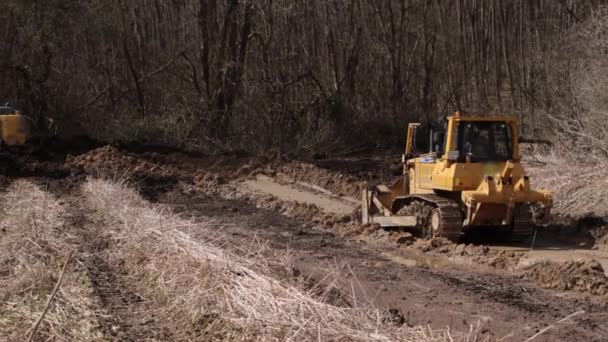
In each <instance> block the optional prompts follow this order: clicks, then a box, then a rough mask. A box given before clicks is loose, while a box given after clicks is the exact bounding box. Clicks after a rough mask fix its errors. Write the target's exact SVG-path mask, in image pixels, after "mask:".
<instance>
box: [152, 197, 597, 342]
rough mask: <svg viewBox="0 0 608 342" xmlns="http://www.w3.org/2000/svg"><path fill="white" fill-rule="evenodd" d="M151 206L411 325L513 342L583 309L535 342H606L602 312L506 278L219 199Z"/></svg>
mask: <svg viewBox="0 0 608 342" xmlns="http://www.w3.org/2000/svg"><path fill="white" fill-rule="evenodd" d="M178 188H179V187H178ZM158 201H159V203H161V204H163V205H169V206H171V207H172V208H173V209H174V210H175V211H176V212H180V213H181V214H183V215H186V216H189V217H192V218H194V219H197V218H198V219H200V220H208V219H209V218H211V219H213V220H216V221H217V222H218V223H220V225H221V226H223V227H226V228H224V230H223V233H224V234H226V236H227V237H226V239H227V242H226V244H235V245H238V244H243V243H251V241H253V240H256V239H257V240H259V241H261V242H262V243H264V242H265V241H267V242H268V243H269V245H270V247H271V248H272V249H274V250H276V251H278V252H279V253H287V254H290V257H291V259H292V260H293V264H294V266H295V268H296V269H298V270H300V271H301V272H302V273H303V274H306V275H311V276H312V277H313V278H315V279H321V278H323V277H325V276H326V275H327V274H328V273H331V272H332V270H335V269H336V268H342V269H343V270H352V272H350V271H343V273H341V274H339V276H340V278H341V279H340V281H339V282H338V285H339V289H340V290H341V291H342V292H343V293H351V291H355V292H356V293H357V296H360V299H364V298H365V297H368V298H369V299H370V300H372V301H373V304H374V305H375V306H376V307H378V308H379V309H381V310H384V309H398V310H399V311H400V312H401V313H402V314H403V316H404V320H405V322H406V323H408V324H411V325H426V324H429V325H431V326H432V327H434V328H445V327H446V326H450V327H451V328H452V329H453V330H454V331H466V330H468V328H469V327H470V325H471V324H472V323H476V322H477V321H478V320H479V321H484V320H485V321H487V322H486V323H485V325H484V329H483V331H485V334H484V335H483V336H488V337H491V338H501V337H503V336H506V335H508V334H510V333H514V336H513V337H512V338H511V339H506V340H507V341H509V340H510V341H520V340H524V339H525V338H526V337H529V336H531V335H533V334H534V333H535V332H537V331H538V330H540V329H542V328H544V327H545V326H547V325H550V324H553V323H554V322H556V321H558V320H559V319H561V318H563V317H565V316H567V315H569V314H571V313H573V312H575V311H579V310H581V309H584V310H585V311H586V312H587V313H586V315H585V316H583V317H580V318H577V319H574V320H573V321H572V322H573V323H571V324H570V325H569V326H566V327H559V328H557V329H554V330H552V331H549V332H548V333H546V334H545V335H542V336H540V337H538V338H537V339H535V340H536V341H555V340H567V341H601V340H603V339H605V338H606V337H607V336H608V335H607V333H608V331H606V330H604V329H606V328H608V326H605V323H604V322H605V321H606V320H607V319H608V305H606V304H605V303H602V302H601V301H599V300H597V299H596V298H589V297H584V296H582V295H578V294H571V296H572V298H563V297H558V296H556V295H554V292H551V291H546V290H543V289H541V288H538V287H537V286H535V285H534V284H532V283H530V282H527V281H525V280H522V279H519V278H516V277H513V276H508V275H502V274H481V273H471V272H465V271H457V270H443V269H441V270H438V269H426V268H420V267H408V266H404V265H401V264H398V263H396V262H393V261H391V260H388V259H386V258H385V257H383V256H382V252H383V251H382V250H381V249H378V248H377V247H373V246H369V245H360V244H356V243H355V242H353V241H349V240H345V239H343V238H340V237H339V236H337V235H335V234H333V233H331V232H329V231H327V230H323V229H311V228H310V223H309V222H303V221H300V220H297V219H293V218H289V217H286V216H283V215H281V214H278V213H276V212H273V211H270V210H265V209H260V208H256V207H255V206H254V205H252V204H250V203H246V202H245V201H241V200H227V199H224V198H222V197H220V196H219V195H204V194H200V193H199V194H192V193H190V194H186V193H182V192H180V191H179V189H175V190H174V191H172V192H170V193H167V194H164V195H162V196H160V197H159V200H158ZM353 288H354V290H353Z"/></svg>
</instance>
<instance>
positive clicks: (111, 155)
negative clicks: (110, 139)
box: [65, 146, 178, 177]
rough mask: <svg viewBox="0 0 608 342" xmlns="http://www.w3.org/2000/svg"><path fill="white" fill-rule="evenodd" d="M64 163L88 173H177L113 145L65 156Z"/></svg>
mask: <svg viewBox="0 0 608 342" xmlns="http://www.w3.org/2000/svg"><path fill="white" fill-rule="evenodd" d="M65 164H66V165H68V166H70V167H76V168H80V169H83V170H84V171H85V172H86V173H89V174H107V175H117V176H123V175H129V174H132V173H139V174H144V173H145V174H154V175H155V176H164V177H170V176H177V175H178V171H177V170H176V169H175V168H173V167H171V166H170V165H159V164H157V163H153V162H149V161H146V160H143V159H140V158H137V157H134V156H131V155H128V154H127V153H125V152H123V151H121V150H119V149H117V148H116V147H113V146H104V147H101V148H98V149H95V150H91V151H89V152H87V153H85V154H82V155H79V156H71V155H70V156H67V157H66V161H65Z"/></svg>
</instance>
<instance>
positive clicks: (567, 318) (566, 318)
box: [525, 310, 585, 342]
mask: <svg viewBox="0 0 608 342" xmlns="http://www.w3.org/2000/svg"><path fill="white" fill-rule="evenodd" d="M584 313H585V310H580V311H577V312H575V313H573V314H571V315H568V316H566V317H564V318H562V319H560V320H559V321H557V322H556V323H555V324H551V325H549V326H547V327H545V328H544V329H542V330H541V331H539V332H537V333H536V334H534V335H533V336H532V337H530V338H529V339H527V340H526V341H525V342H530V341H532V340H534V339H535V338H537V337H538V336H540V335H542V334H544V333H546V332H547V331H549V330H551V329H553V328H555V327H557V325H558V324H561V323H563V322H565V321H567V320H569V319H570V318H572V317H574V316H578V315H582V314H584Z"/></svg>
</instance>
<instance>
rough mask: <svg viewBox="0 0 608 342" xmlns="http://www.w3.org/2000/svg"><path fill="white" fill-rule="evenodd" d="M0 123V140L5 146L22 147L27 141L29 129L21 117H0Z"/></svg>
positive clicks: (24, 119) (26, 122) (27, 123)
mask: <svg viewBox="0 0 608 342" xmlns="http://www.w3.org/2000/svg"><path fill="white" fill-rule="evenodd" d="M0 123H1V126H2V127H1V129H0V134H1V138H2V141H3V142H4V143H5V144H6V145H9V146H14V145H23V144H25V143H26V142H27V140H28V139H29V137H30V134H31V128H30V124H29V122H28V121H27V118H26V117H24V116H23V115H18V114H16V115H1V116H0Z"/></svg>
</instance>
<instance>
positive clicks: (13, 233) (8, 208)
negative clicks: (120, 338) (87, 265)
mask: <svg viewBox="0 0 608 342" xmlns="http://www.w3.org/2000/svg"><path fill="white" fill-rule="evenodd" d="M0 210H1V211H2V212H1V214H0V340H1V339H2V338H1V337H2V336H5V337H8V338H9V340H19V341H20V340H24V336H25V335H26V333H27V331H28V329H29V328H30V327H31V325H32V324H33V323H34V321H35V320H36V319H37V318H38V317H39V316H40V313H41V312H42V309H43V307H44V304H45V302H46V299H47V297H48V295H49V294H50V292H51V289H52V288H53V285H54V283H55V281H56V279H57V277H58V276H59V272H60V270H61V266H62V263H63V262H64V257H65V255H66V254H67V252H68V251H69V250H70V249H71V248H72V246H71V245H70V244H69V243H68V242H67V241H68V239H69V236H67V235H66V234H65V232H64V231H63V227H64V224H65V222H64V220H63V215H64V208H63V207H62V205H61V204H60V203H59V201H58V200H57V199H56V198H55V197H54V196H52V195H50V194H49V193H47V192H46V191H43V190H42V189H41V188H40V187H38V186H36V185H34V184H33V183H30V182H27V181H16V182H14V183H13V184H12V185H11V186H10V187H9V188H8V189H7V190H6V192H5V193H3V194H2V195H0ZM90 297H91V288H90V286H89V285H88V283H87V280H86V276H84V270H83V269H82V268H81V267H80V266H79V265H76V264H75V263H73V264H72V266H71V268H70V270H68V272H67V274H66V279H64V282H63V284H62V287H61V288H60V291H59V293H58V295H57V297H56V298H55V301H54V303H53V305H52V306H51V308H50V311H49V312H48V313H47V315H46V316H45V320H44V321H43V323H42V325H41V329H40V331H39V333H38V334H37V335H36V337H37V339H36V340H48V339H49V338H54V340H56V341H74V340H80V341H92V340H97V339H99V335H98V334H97V332H96V331H95V327H94V325H95V322H94V320H93V318H92V317H94V316H93V315H92V312H91V307H92V303H91V301H90Z"/></svg>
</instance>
